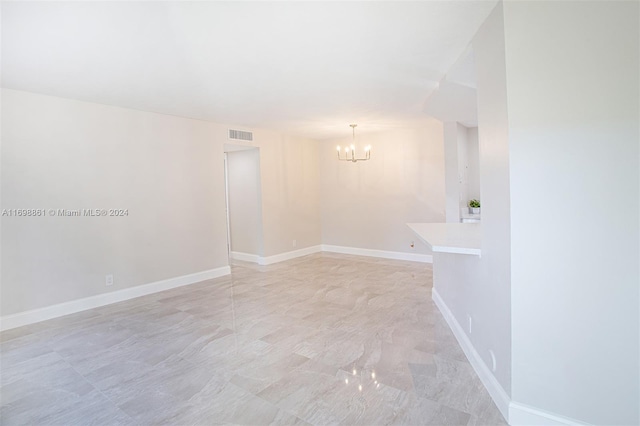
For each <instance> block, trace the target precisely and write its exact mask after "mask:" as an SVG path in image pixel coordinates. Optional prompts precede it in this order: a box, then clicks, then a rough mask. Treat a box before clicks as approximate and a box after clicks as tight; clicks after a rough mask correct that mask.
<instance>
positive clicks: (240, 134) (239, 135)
mask: <svg viewBox="0 0 640 426" xmlns="http://www.w3.org/2000/svg"><path fill="white" fill-rule="evenodd" d="M229 139H235V140H239V141H252V140H253V133H252V132H244V131H242V130H233V129H229Z"/></svg>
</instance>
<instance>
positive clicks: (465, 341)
mask: <svg viewBox="0 0 640 426" xmlns="http://www.w3.org/2000/svg"><path fill="white" fill-rule="evenodd" d="M431 297H432V299H433V301H434V302H435V304H436V306H437V307H438V309H439V310H440V312H441V313H442V316H443V317H444V319H445V321H447V324H449V328H450V329H451V331H452V332H453V334H454V336H456V339H457V340H458V343H459V344H460V347H461V348H462V350H463V351H464V354H465V355H466V356H467V359H468V360H469V363H470V364H471V366H472V367H473V369H474V370H475V372H476V374H477V375H478V377H479V378H480V381H481V382H482V384H483V385H484V387H485V388H487V391H488V392H489V395H490V396H491V398H492V399H493V402H495V404H496V406H497V407H498V410H500V413H502V416H503V417H504V418H505V419H507V420H508V421H509V424H514V423H511V422H510V418H509V404H510V402H511V398H510V397H509V395H508V394H507V392H505V390H504V389H503V388H502V385H500V383H499V382H498V380H497V379H496V378H495V376H494V375H493V374H492V373H491V370H489V367H487V365H486V364H485V363H484V361H483V360H482V358H481V357H480V354H478V352H477V351H476V349H475V348H474V347H473V344H472V343H471V340H469V338H468V337H467V335H466V333H465V332H464V330H463V329H462V327H461V326H460V324H459V323H458V321H456V318H455V317H454V316H453V313H452V312H451V310H449V307H448V306H447V305H446V304H445V303H444V300H442V298H441V297H440V295H439V294H438V292H437V291H436V289H435V288H433V289H432V291H431ZM540 424H544V423H540Z"/></svg>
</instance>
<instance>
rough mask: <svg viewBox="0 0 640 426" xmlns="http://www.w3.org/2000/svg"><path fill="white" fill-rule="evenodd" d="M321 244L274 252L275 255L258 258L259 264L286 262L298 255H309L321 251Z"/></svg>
mask: <svg viewBox="0 0 640 426" xmlns="http://www.w3.org/2000/svg"><path fill="white" fill-rule="evenodd" d="M321 250H322V249H321V246H311V247H305V248H303V249H299V250H294V251H288V252H285V253H279V254H274V255H273V256H267V257H260V258H258V264H259V265H271V264H272V263H278V262H284V261H285V260H291V259H295V258H296V257H302V256H307V255H309V254H313V253H319V252H320V251H321Z"/></svg>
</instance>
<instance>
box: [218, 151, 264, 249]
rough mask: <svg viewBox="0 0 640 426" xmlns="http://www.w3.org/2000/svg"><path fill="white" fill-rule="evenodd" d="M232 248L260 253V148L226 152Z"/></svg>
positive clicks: (261, 244)
mask: <svg viewBox="0 0 640 426" xmlns="http://www.w3.org/2000/svg"><path fill="white" fill-rule="evenodd" d="M227 182H228V191H229V194H228V197H229V230H230V236H231V251H233V252H240V253H247V254H253V255H258V256H262V254H263V242H262V194H261V186H260V150H259V149H258V148H253V149H248V150H241V151H232V152H227Z"/></svg>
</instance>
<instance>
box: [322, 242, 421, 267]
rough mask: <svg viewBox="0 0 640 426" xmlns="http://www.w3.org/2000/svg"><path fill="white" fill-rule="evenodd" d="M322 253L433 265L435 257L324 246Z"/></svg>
mask: <svg viewBox="0 0 640 426" xmlns="http://www.w3.org/2000/svg"><path fill="white" fill-rule="evenodd" d="M321 247H322V251H330V252H333V253H342V254H355V255H357V256H368V257H381V258H383V259H395V260H409V261H412V262H422V263H433V256H432V255H430V254H419V253H404V252H400V251H386V250H373V249H364V248H358V247H345V246H332V245H327V244H322V246H321Z"/></svg>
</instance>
